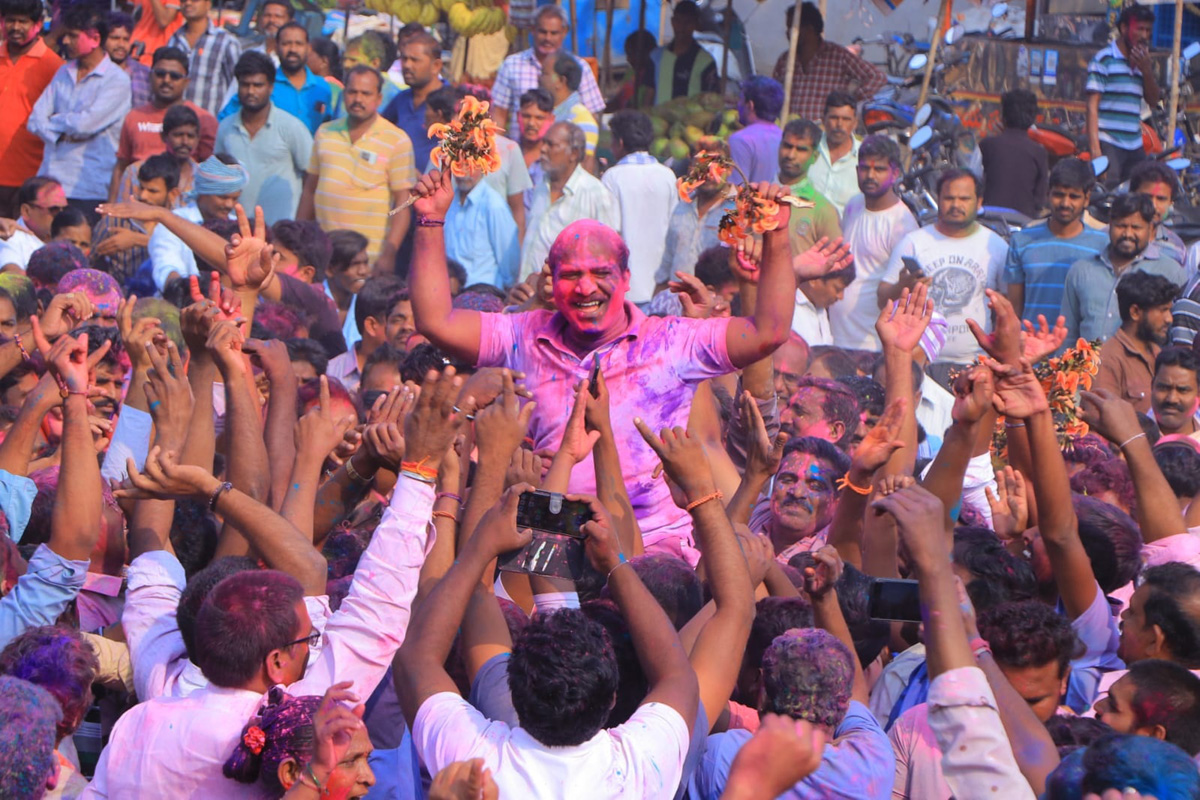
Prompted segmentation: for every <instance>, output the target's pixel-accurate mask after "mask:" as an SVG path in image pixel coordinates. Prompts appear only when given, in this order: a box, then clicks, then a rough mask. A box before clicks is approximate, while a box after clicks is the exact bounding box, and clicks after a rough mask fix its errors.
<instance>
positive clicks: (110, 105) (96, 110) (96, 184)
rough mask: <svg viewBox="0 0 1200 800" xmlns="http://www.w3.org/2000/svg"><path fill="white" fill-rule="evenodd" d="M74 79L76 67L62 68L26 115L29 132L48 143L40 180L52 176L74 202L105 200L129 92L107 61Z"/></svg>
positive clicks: (122, 76) (117, 69)
mask: <svg viewBox="0 0 1200 800" xmlns="http://www.w3.org/2000/svg"><path fill="white" fill-rule="evenodd" d="M78 76H79V64H78V62H76V61H74V60H72V61H67V62H66V63H64V64H63V65H62V66H61V67H59V68H58V72H56V73H55V74H54V79H53V80H52V81H50V85H49V86H47V87H46V90H45V91H44V92H42V96H41V97H39V98H38V101H37V103H36V104H34V106H33V112H32V113H31V114H30V115H29V123H28V125H29V132H30V133H32V134H33V135H34V136H37V137H39V138H40V139H41V140H42V141H43V142H45V143H46V147H45V150H44V152H43V155H42V166H41V168H40V169H38V175H50V176H53V177H54V178H55V179H57V180H58V182H59V183H61V184H62V187H63V191H64V192H66V195H67V197H69V198H70V199H72V200H104V199H107V198H108V184H109V181H111V180H112V171H113V167H114V166H115V165H116V163H117V144H118V141H119V139H120V137H121V122H122V121H123V120H124V119H125V115H126V114H128V113H129V103H130V97H131V91H132V90H131V89H130V85H129V76H128V75H126V74H125V71H124V70H123V69H121V68H120V67H118V66H117V65H116V64H114V63H113V62H112V61H111V60H110V59H109V57H108V56H107V55H106V56H104V59H103V60H102V61H101V62H100V63H99V64H97V65H96V68H95V69H93V70H92V71H91V72H89V73H88V74H87V75H85V76H84V77H83V80H78ZM67 138H70V139H71V140H72V141H67ZM75 140H79V141H75Z"/></svg>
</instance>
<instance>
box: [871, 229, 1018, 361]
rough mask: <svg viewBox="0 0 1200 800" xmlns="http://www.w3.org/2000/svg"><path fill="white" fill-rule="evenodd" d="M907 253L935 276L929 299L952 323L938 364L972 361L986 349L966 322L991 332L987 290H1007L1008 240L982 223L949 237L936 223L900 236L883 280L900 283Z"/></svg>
mask: <svg viewBox="0 0 1200 800" xmlns="http://www.w3.org/2000/svg"><path fill="white" fill-rule="evenodd" d="M903 256H911V257H913V258H915V259H916V260H917V263H919V264H920V265H921V268H922V269H923V270H924V271H925V274H926V275H928V276H929V277H931V278H932V279H933V282H932V283H931V284H930V287H929V298H930V299H931V300H933V303H934V308H936V309H937V310H938V311H940V312H941V314H942V316H944V317H945V318H946V323H947V325H948V326H949V327H948V328H947V330H946V345H945V347H943V348H942V352H941V354H940V355H939V356H938V363H945V362H949V363H952V364H966V363H970V362H971V361H974V360H975V357H976V356H977V355H979V354H980V353H982V352H983V351H982V349H981V348H980V347H979V343H978V342H976V341H975V337H974V336H973V335H972V334H971V329H970V328H968V327H967V320H968V319H973V320H975V321H976V322H978V323H979V324H980V326H981V327H982V328H983V329H984V330H985V331H987V332H991V330H992V315H991V312H989V311H988V308H987V296H986V295H985V294H984V290H985V289H995V290H996V291H1002V290H1003V288H1004V286H1003V281H1004V260H1005V259H1006V258H1007V257H1008V244H1007V243H1005V241H1004V239H1002V238H1000V236H999V235H997V234H996V233H994V232H993V231H991V230H989V229H988V228H986V227H984V226H983V225H978V224H977V225H976V229H975V231H974V232H973V233H972V234H970V235H969V236H962V237H954V236H947V235H945V234H944V233H942V232H940V231H939V230H938V229H937V227H936V226H934V225H930V226H929V227H927V228H919V229H918V230H915V231H913V232H912V233H910V234H908V235H907V236H905V237H904V238H903V239H901V240H900V243H899V244H898V245H896V248H895V249H894V250H893V251H892V256H891V259H890V260H889V261H888V266H887V272H886V273H885V274H884V276H883V280H884V282H886V283H899V282H900V270H901V268H902V267H903V266H904V263H903V262H902V261H901V258H902V257H903Z"/></svg>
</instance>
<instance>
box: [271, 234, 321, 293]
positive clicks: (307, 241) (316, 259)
mask: <svg viewBox="0 0 1200 800" xmlns="http://www.w3.org/2000/svg"><path fill="white" fill-rule="evenodd" d="M271 237H272V240H273V241H274V242H275V244H276V245H279V246H282V247H286V248H287V249H288V250H291V251H292V252H293V253H295V254H296V258H297V260H298V262H299V263H298V264H297V266H300V267H312V268H313V283H314V284H320V283H321V282H322V281H324V280H325V270H326V269H328V268H329V256H330V253H331V252H332V249H333V247H332V245H331V244H330V243H329V237H328V236H326V235H325V231H323V230H321V226H320V225H318V224H317V223H316V222H315V221H314V220H308V221H305V222H300V221H297V220H294V219H281V220H279V221H278V222H276V223H275V224H274V225H272V226H271Z"/></svg>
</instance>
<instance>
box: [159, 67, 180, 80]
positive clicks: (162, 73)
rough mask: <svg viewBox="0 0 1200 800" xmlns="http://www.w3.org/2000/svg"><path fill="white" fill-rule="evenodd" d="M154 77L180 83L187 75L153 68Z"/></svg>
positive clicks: (171, 70)
mask: <svg viewBox="0 0 1200 800" xmlns="http://www.w3.org/2000/svg"><path fill="white" fill-rule="evenodd" d="M154 77H156V78H170V79H171V80H173V81H181V80H183V79H184V78H186V77H187V73H186V72H176V71H175V70H173V69H163V68H162V67H155V68H154Z"/></svg>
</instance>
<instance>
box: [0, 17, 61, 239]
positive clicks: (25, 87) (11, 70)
mask: <svg viewBox="0 0 1200 800" xmlns="http://www.w3.org/2000/svg"><path fill="white" fill-rule="evenodd" d="M42 15H43V11H42V3H41V0H4V3H3V4H0V19H2V20H3V22H4V40H3V41H2V42H0V86H5V87H8V90H7V91H5V92H4V93H3V94H0V153H4V158H2V159H0V216H6V217H8V216H16V215H17V214H19V213H21V212H20V210H19V209H18V208H17V192H19V191H20V189H21V184H23V183H25V181H27V180H29V179H30V178H32V177H33V176H34V175H36V174H37V170H38V166H39V165H40V164H41V163H42V140H41V139H39V138H38V137H36V136H34V135H33V134H32V133H30V132H29V129H28V128H26V127H25V123H26V122H28V121H29V112H30V111H32V110H33V104H34V103H36V102H37V100H38V97H40V96H41V94H42V91H43V90H44V89H45V88H46V86H47V85H49V83H50V81H51V79H53V78H54V73H55V72H57V71H58V68H59V67H60V66H62V59H61V58H59V57H58V54H57V53H55V52H54V50H52V49H51V48H49V47H47V46H46V43H45V42H43V41H42V37H41V35H40V34H41V32H42Z"/></svg>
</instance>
